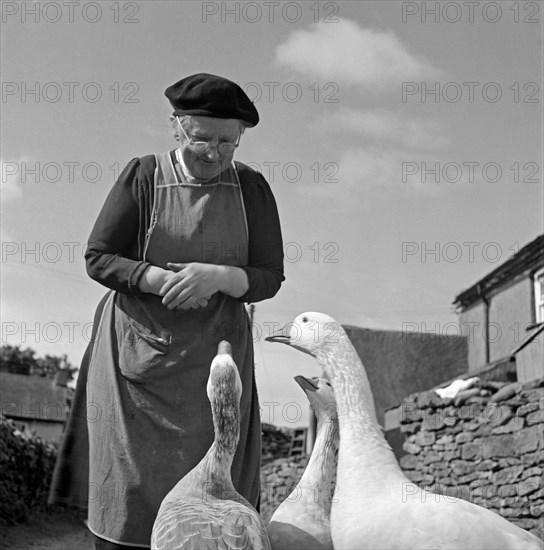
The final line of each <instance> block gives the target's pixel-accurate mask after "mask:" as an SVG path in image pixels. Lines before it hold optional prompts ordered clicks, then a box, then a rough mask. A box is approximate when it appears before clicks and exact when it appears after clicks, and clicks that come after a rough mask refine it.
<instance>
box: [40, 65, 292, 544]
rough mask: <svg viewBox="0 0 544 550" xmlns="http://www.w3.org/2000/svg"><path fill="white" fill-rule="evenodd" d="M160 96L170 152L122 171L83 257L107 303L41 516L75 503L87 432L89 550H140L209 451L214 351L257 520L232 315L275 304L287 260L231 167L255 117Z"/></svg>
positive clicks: (273, 227) (179, 86)
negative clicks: (172, 142) (224, 359)
mask: <svg viewBox="0 0 544 550" xmlns="http://www.w3.org/2000/svg"><path fill="white" fill-rule="evenodd" d="M165 95H166V97H167V98H168V99H169V100H170V103H171V105H172V107H173V108H174V112H173V115H172V117H171V122H172V126H173V128H174V130H175V135H176V138H177V139H178V140H179V145H178V148H177V149H175V150H173V151H169V152H166V153H161V154H157V155H149V156H145V157H142V158H136V159H133V160H132V161H131V162H130V163H129V164H128V166H127V167H126V168H125V170H124V171H123V173H122V174H121V176H120V177H119V179H118V181H117V182H116V183H115V185H114V187H113V189H112V190H111V192H110V194H109V195H108V198H107V199H106V202H105V204H104V206H103V208H102V211H101V212H100V214H99V216H98V219H97V221H96V223H95V226H94V228H93V230H92V233H91V236H90V239H89V243H88V248H87V253H86V261H87V271H88V273H89V275H90V276H91V277H92V278H93V279H95V280H96V281H98V282H99V283H101V284H103V285H105V286H107V287H109V288H110V289H112V292H110V293H108V294H107V295H106V297H105V298H104V299H103V300H102V302H101V304H100V306H99V310H98V312H97V315H96V318H95V319H96V321H97V323H96V326H95V336H94V337H93V341H92V342H91V344H90V346H89V349H88V350H87V353H86V355H85V358H84V361H83V364H82V369H81V374H80V379H79V381H78V388H77V389H76V396H75V400H74V406H73V415H72V416H73V418H71V420H70V423H69V427H68V430H67V436H66V438H65V441H64V444H63V448H62V449H61V457H60V458H59V461H58V464H57V469H56V472H55V479H54V483H53V488H52V496H51V499H50V501H51V502H57V503H59V502H64V503H72V504H77V499H78V497H80V496H81V494H78V495H76V496H75V497H74V496H69V491H70V489H69V486H70V483H71V484H72V485H74V484H75V483H76V484H77V481H78V480H79V485H80V487H81V485H82V481H81V480H82V477H81V476H82V474H81V472H82V468H81V467H77V466H76V465H75V462H77V461H78V460H81V459H83V465H85V457H82V456H81V454H82V453H81V449H82V448H85V443H86V442H85V441H84V437H82V435H81V434H82V433H86V432H84V426H81V423H82V420H83V418H84V417H85V416H86V417H87V425H88V441H89V444H88V453H89V455H88V457H89V458H88V463H89V467H88V471H89V478H88V479H89V491H88V506H89V519H88V522H89V528H90V530H91V531H92V532H93V533H94V535H95V536H96V538H97V539H96V548H117V547H119V548H125V549H126V548H127V547H130V546H133V547H138V548H142V547H144V548H145V547H149V541H150V536H151V530H152V526H153V521H154V519H155V516H156V513H157V510H158V508H159V505H160V503H161V501H162V499H163V497H164V496H165V495H166V494H167V493H168V492H169V490H170V489H171V488H172V487H173V486H174V485H175V484H176V483H177V482H178V481H179V479H180V478H182V477H183V476H184V475H185V474H186V473H187V472H188V471H189V470H191V469H192V468H193V467H194V466H195V465H196V464H197V463H198V462H199V461H200V460H201V458H202V457H203V456H204V455H205V453H206V451H207V450H208V448H209V446H210V445H211V443H212V441H213V424H212V418H211V411H210V405H209V402H208V399H207V396H206V382H207V378H208V374H209V368H210V363H211V361H212V359H213V357H214V355H215V353H216V350H217V344H218V342H219V341H220V340H221V339H227V340H228V341H229V342H230V343H231V344H232V349H233V357H234V360H235V361H236V363H237V365H238V367H239V369H240V376H241V378H242V383H243V395H242V401H241V412H242V425H241V431H240V442H239V445H238V450H237V453H236V456H235V459H234V463H233V466H232V478H233V482H234V485H235V487H236V489H237V490H238V491H239V492H240V493H241V494H242V495H244V496H245V497H246V498H247V499H248V500H249V502H251V503H252V504H253V505H257V504H258V498H259V470H260V438H261V427H260V419H259V404H258V399H257V392H256V388H255V378H254V362H253V345H252V337H251V327H250V325H249V319H248V315H247V313H246V309H245V306H244V302H258V301H260V300H264V299H267V298H271V297H273V296H274V295H275V294H276V293H277V292H278V290H279V288H280V285H281V283H282V281H283V280H284V277H283V246H282V239H281V230H280V224H279V219H278V213H277V208H276V203H275V200H274V197H273V195H272V192H271V190H270V187H269V185H268V184H267V182H266V181H265V179H264V178H263V177H262V176H261V175H260V174H259V173H257V172H255V171H253V170H252V169H250V168H249V167H247V166H245V165H243V164H241V163H239V162H236V163H233V160H232V158H233V154H234V151H235V150H236V148H237V147H238V144H239V143H240V139H241V136H242V134H243V133H244V130H245V129H246V128H250V127H253V126H255V125H256V124H257V123H258V121H259V116H258V113H257V111H256V109H255V107H254V105H253V103H252V102H251V101H250V100H249V98H248V97H247V96H246V94H245V93H244V92H243V90H242V89H241V88H240V87H239V86H237V85H236V84H235V83H233V82H231V81H229V80H227V79H225V78H221V77H218V76H214V75H209V74H196V75H192V76H189V77H187V78H184V79H182V80H180V81H179V82H176V83H175V84H173V85H172V86H170V87H169V88H168V89H167V90H166V92H165ZM85 379H87V380H86V399H87V401H86V403H85V399H84V398H85V394H84V390H82V387H83V388H84V385H85ZM78 425H79V426H78ZM83 471H84V472H85V473H84V474H83V475H85V474H86V470H85V468H83ZM72 490H73V488H72ZM118 545H119V546H118Z"/></svg>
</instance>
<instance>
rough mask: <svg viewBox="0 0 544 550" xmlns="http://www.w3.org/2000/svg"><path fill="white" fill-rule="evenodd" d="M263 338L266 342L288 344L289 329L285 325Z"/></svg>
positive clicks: (289, 341)
mask: <svg viewBox="0 0 544 550" xmlns="http://www.w3.org/2000/svg"><path fill="white" fill-rule="evenodd" d="M265 340H266V341H267V342H278V343H280V344H287V345H288V346H289V345H291V337H290V336H289V330H288V328H287V326H285V327H283V328H282V329H280V330H278V331H277V332H274V333H273V334H271V335H270V336H267V337H266V338H265Z"/></svg>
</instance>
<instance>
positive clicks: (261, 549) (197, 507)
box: [151, 500, 270, 550]
mask: <svg viewBox="0 0 544 550" xmlns="http://www.w3.org/2000/svg"><path fill="white" fill-rule="evenodd" d="M151 548H152V549H153V550H182V549H183V550H252V549H254V550H270V542H269V540H268V534H267V532H266V529H265V527H264V524H263V522H262V520H261V518H260V516H259V514H258V513H257V512H256V511H255V510H252V509H251V508H248V507H247V506H244V505H243V504H239V503H237V502H234V501H217V502H215V503H213V504H210V503H205V502H202V501H200V500H199V501H185V502H170V503H168V505H167V506H166V507H165V508H164V509H162V508H161V510H160V511H159V514H158V515H157V520H156V521H155V525H154V527H153V536H152V539H151Z"/></svg>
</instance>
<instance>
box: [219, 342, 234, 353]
mask: <svg viewBox="0 0 544 550" xmlns="http://www.w3.org/2000/svg"><path fill="white" fill-rule="evenodd" d="M217 355H230V356H231V357H232V346H231V345H230V343H229V342H227V341H226V340H221V342H219V345H218V346H217Z"/></svg>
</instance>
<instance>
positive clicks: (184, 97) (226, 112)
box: [164, 73, 259, 126]
mask: <svg viewBox="0 0 544 550" xmlns="http://www.w3.org/2000/svg"><path fill="white" fill-rule="evenodd" d="M164 95H165V96H166V97H167V98H168V99H169V101H170V104H171V105H172V107H173V108H174V115H200V116H209V117H215V118H237V119H239V120H242V121H244V122H245V123H246V124H247V125H248V126H256V125H257V123H258V122H259V113H258V112H257V109H255V105H253V102H252V101H251V100H250V99H249V97H248V96H247V95H246V93H245V92H244V90H242V88H240V86H238V84H236V83H235V82H232V81H231V80H228V79H226V78H223V77H221V76H216V75H213V74H207V73H198V74H193V75H191V76H187V77H185V78H182V79H181V80H178V81H177V82H176V83H175V84H172V86H169V87H168V88H166V91H165V92H164Z"/></svg>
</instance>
